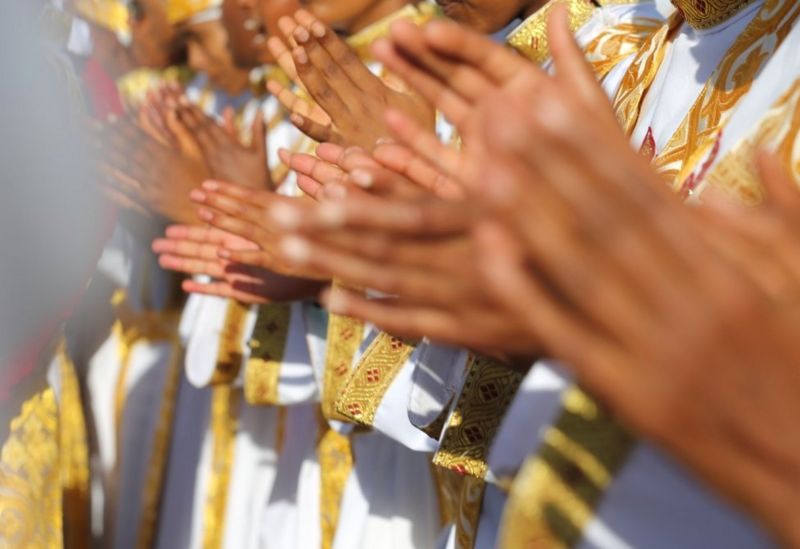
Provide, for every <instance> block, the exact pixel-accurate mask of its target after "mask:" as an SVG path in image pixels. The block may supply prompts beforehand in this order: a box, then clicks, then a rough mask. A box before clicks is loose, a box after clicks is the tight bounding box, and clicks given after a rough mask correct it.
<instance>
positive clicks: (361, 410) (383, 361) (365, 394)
mask: <svg viewBox="0 0 800 549" xmlns="http://www.w3.org/2000/svg"><path fill="white" fill-rule="evenodd" d="M413 351H414V347H413V345H411V344H409V343H405V342H404V341H403V340H401V339H399V338H396V337H393V336H390V335H389V334H387V333H385V332H381V333H380V334H378V336H377V337H376V338H375V341H373V342H372V344H371V345H370V346H369V348H368V349H367V350H366V352H365V353H364V356H363V357H362V358H361V360H360V361H359V363H358V365H357V366H356V367H355V370H354V371H353V373H352V374H351V375H350V378H349V379H348V380H347V382H346V384H345V386H344V388H343V389H342V391H341V393H340V395H339V398H338V400H337V402H336V411H337V412H338V413H339V414H341V415H342V416H344V417H346V418H347V419H348V420H350V421H352V422H354V423H357V424H359V425H364V426H372V423H373V421H374V419H375V412H376V411H377V410H378V406H380V403H381V401H382V400H383V397H384V395H385V394H386V391H387V390H388V389H389V386H390V385H391V384H392V381H394V378H395V377H397V374H398V373H399V372H400V369H401V368H402V367H403V365H404V364H405V362H406V360H407V359H408V357H409V356H411V353H412V352H413Z"/></svg>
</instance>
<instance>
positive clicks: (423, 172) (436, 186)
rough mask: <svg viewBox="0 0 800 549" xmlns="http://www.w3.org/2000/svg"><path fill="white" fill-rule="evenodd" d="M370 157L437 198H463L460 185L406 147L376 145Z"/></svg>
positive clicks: (394, 144)
mask: <svg viewBox="0 0 800 549" xmlns="http://www.w3.org/2000/svg"><path fill="white" fill-rule="evenodd" d="M372 155H373V157H374V158H375V160H377V161H378V162H380V163H381V164H382V165H383V166H385V167H387V168H388V169H390V170H392V171H394V172H397V173H399V174H402V175H404V176H405V177H406V178H408V179H409V180H410V181H412V182H414V183H415V184H417V185H419V186H420V187H421V188H423V189H426V190H427V191H429V192H432V193H433V194H435V195H436V196H438V197H439V198H442V199H445V200H460V199H462V198H463V197H464V191H463V188H462V187H461V185H459V184H458V183H456V181H455V180H453V179H451V178H449V177H447V176H445V175H444V174H443V173H442V172H440V171H439V170H437V169H436V168H434V167H433V166H432V165H431V164H430V163H429V162H427V161H425V160H424V159H422V158H421V157H420V156H419V155H417V154H414V152H413V151H411V149H409V148H408V147H404V146H402V145H398V144H396V143H390V144H385V145H378V147H376V148H375V150H374V151H373V153H372Z"/></svg>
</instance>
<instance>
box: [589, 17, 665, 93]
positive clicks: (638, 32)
mask: <svg viewBox="0 0 800 549" xmlns="http://www.w3.org/2000/svg"><path fill="white" fill-rule="evenodd" d="M663 23H664V22H663V21H662V20H660V19H651V18H649V17H636V18H634V19H633V20H632V21H630V22H627V23H620V24H619V25H615V26H613V27H608V28H605V29H603V30H602V31H601V32H600V33H599V34H598V35H597V36H596V37H594V38H593V39H592V40H591V41H590V42H589V43H588V44H587V45H586V46H585V47H584V53H585V54H586V60H587V61H588V62H589V64H590V65H591V67H592V71H593V72H594V73H595V75H596V76H597V78H598V79H599V80H602V79H604V78H605V77H606V76H607V75H608V73H609V72H610V71H611V69H613V68H614V67H615V66H617V65H618V64H619V63H621V62H622V61H623V60H624V59H626V58H627V57H629V56H631V55H633V54H634V53H636V52H637V51H639V49H640V48H641V47H642V45H643V44H644V43H645V41H647V39H648V38H650V37H651V36H652V35H653V34H655V33H656V32H658V30H659V29H660V28H661V25H662V24H663Z"/></svg>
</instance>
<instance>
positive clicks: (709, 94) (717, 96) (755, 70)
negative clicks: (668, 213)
mask: <svg viewBox="0 0 800 549" xmlns="http://www.w3.org/2000/svg"><path fill="white" fill-rule="evenodd" d="M798 15H800V4H797V2H792V1H790V0H766V1H765V3H764V5H763V6H762V8H761V9H760V10H759V12H758V13H757V14H756V16H755V17H754V19H753V20H752V21H751V22H750V24H749V25H748V26H747V28H746V29H745V30H744V32H742V33H741V34H740V35H739V36H738V37H737V39H736V41H735V42H734V44H733V45H732V46H731V48H730V49H729V50H728V51H727V52H726V54H725V56H724V57H723V59H722V62H721V63H720V64H719V66H718V67H717V69H716V70H715V71H714V72H713V73H712V75H711V77H710V78H709V80H708V81H707V82H706V85H705V87H704V88H703V91H702V92H701V93H700V95H699V96H698V98H697V100H696V101H695V103H694V105H692V107H691V109H690V110H689V112H688V113H687V115H686V117H685V118H684V119H683V121H682V122H681V125H680V126H679V127H678V129H677V130H676V132H675V133H674V134H673V135H672V137H671V138H670V140H669V141H668V143H667V145H666V147H665V148H664V150H663V151H661V152H659V153H658V154H657V156H656V158H655V160H654V164H655V166H656V168H657V169H658V170H659V172H661V173H662V174H664V175H665V176H666V177H667V178H668V179H669V180H670V181H671V183H672V185H673V186H674V187H675V188H676V190H678V189H681V188H682V190H683V191H684V193H685V192H690V191H692V190H693V189H692V185H695V184H696V181H694V179H693V178H691V177H689V174H691V173H692V171H693V170H694V169H695V167H696V165H697V164H698V163H699V161H700V160H701V159H702V158H703V157H704V156H705V155H706V153H707V152H708V150H709V149H710V147H712V146H713V144H714V143H715V142H716V137H717V134H718V132H719V130H720V129H721V128H722V127H724V125H725V124H726V123H727V121H728V119H729V116H730V114H731V113H732V111H733V109H734V107H735V106H736V105H738V103H739V100H741V98H742V97H744V95H746V93H747V92H748V91H749V90H750V87H751V86H752V83H753V81H754V80H755V78H756V76H757V75H758V74H759V73H760V71H761V70H762V68H763V67H764V66H765V65H766V63H767V61H768V60H769V59H770V57H771V56H772V53H773V52H774V51H775V50H776V49H777V48H778V47H779V46H780V44H781V43H782V42H783V39H784V38H785V37H786V35H788V33H789V31H790V30H791V29H792V25H793V24H794V22H795V20H796V19H797V17H798ZM679 23H680V16H677V17H673V18H671V20H670V21H669V23H668V24H667V25H665V26H664V27H663V28H662V29H661V30H659V31H658V32H657V33H656V34H655V35H653V37H652V38H651V39H650V40H648V41H647V42H646V43H645V45H644V46H643V47H642V50H641V52H640V53H639V54H638V55H637V58H636V59H635V60H634V62H633V64H632V65H631V67H630V69H629V70H628V72H627V74H626V75H625V77H624V78H623V81H622V85H621V87H620V89H619V91H618V93H617V97H616V99H615V101H614V110H615V112H616V113H617V117H618V119H619V120H620V123H621V124H622V126H623V128H624V129H625V130H626V131H627V132H628V134H630V133H631V132H632V131H633V128H634V127H635V126H636V123H637V121H638V118H639V110H640V108H641V102H642V99H643V97H644V94H645V93H646V92H647V89H648V88H649V87H650V85H651V84H652V81H653V79H654V78H655V74H656V73H657V71H658V68H659V67H660V65H661V63H662V61H663V58H664V54H665V52H666V49H667V40H666V38H667V34H668V33H669V31H670V30H672V29H673V28H675V27H676V25H677V24H679Z"/></svg>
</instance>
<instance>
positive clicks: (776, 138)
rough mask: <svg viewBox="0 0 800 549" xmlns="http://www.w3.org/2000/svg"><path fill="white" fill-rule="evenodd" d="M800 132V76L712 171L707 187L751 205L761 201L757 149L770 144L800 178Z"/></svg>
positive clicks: (707, 180)
mask: <svg viewBox="0 0 800 549" xmlns="http://www.w3.org/2000/svg"><path fill="white" fill-rule="evenodd" d="M799 133H800V80H798V81H796V82H795V83H794V84H793V85H792V86H791V88H790V89H789V90H788V91H787V92H786V93H785V94H784V95H783V96H782V97H781V98H779V99H778V100H777V101H776V102H775V104H774V105H773V106H772V107H771V108H770V109H769V111H768V112H767V114H766V115H765V116H764V117H763V118H762V120H761V121H760V122H759V126H758V129H757V131H756V132H754V134H753V135H752V136H749V137H748V138H746V139H744V140H742V141H741V142H740V143H738V144H737V145H736V147H734V149H733V150H731V151H730V152H729V153H728V154H726V155H725V157H724V158H723V159H722V160H720V162H719V163H718V164H717V165H716V166H714V168H713V169H712V170H711V171H710V172H709V174H708V176H707V177H706V181H705V188H704V189H703V190H705V189H707V188H712V189H714V190H719V191H721V192H723V193H725V194H726V195H728V196H730V197H731V198H733V199H735V200H737V201H739V202H741V203H743V204H745V205H748V206H752V205H756V204H758V203H760V202H761V201H762V200H763V198H764V194H763V189H762V188H761V183H760V181H759V176H758V173H757V170H756V167H755V153H756V151H757V149H759V148H761V147H768V148H770V149H772V150H774V151H776V153H777V154H778V155H779V157H780V158H781V160H782V163H783V165H784V166H785V167H786V168H788V169H789V171H790V173H792V174H793V175H794V176H795V179H796V180H800V163H796V162H794V160H793V159H794V157H795V155H794V151H795V150H796V149H797V142H798V134H799Z"/></svg>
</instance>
